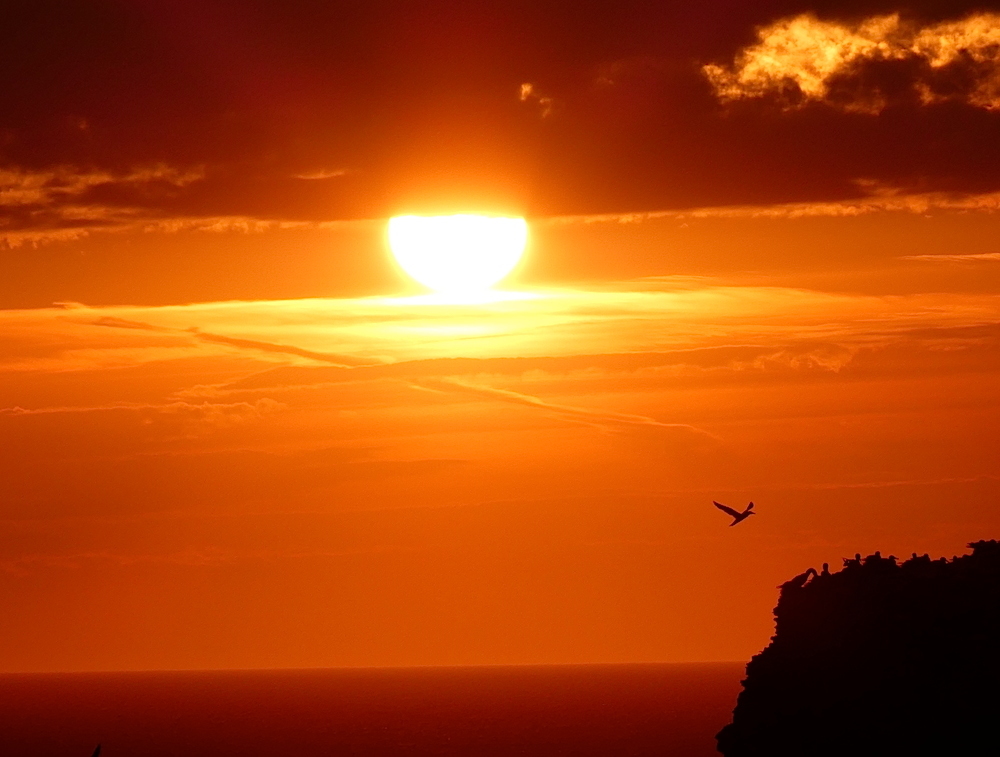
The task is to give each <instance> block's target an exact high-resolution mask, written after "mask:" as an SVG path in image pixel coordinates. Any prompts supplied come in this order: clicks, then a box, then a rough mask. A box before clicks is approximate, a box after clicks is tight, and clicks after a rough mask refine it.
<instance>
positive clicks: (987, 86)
mask: <svg viewBox="0 0 1000 757" xmlns="http://www.w3.org/2000/svg"><path fill="white" fill-rule="evenodd" d="M757 37H758V42H757V44H756V45H752V46H750V47H747V48H745V49H743V50H742V51H741V52H740V53H739V54H738V55H737V56H736V59H735V60H734V62H733V64H732V65H731V66H720V65H717V64H710V65H706V66H704V67H703V69H702V70H703V72H704V74H705V76H706V77H707V78H708V80H709V81H710V82H711V84H712V86H713V88H714V90H715V93H716V95H717V96H718V98H719V99H720V100H722V101H723V102H729V101H733V100H742V99H747V98H765V97H770V98H775V99H777V100H778V101H780V102H781V104H782V105H784V106H785V107H792V108H794V107H801V106H803V105H806V104H808V103H811V102H825V103H827V104H830V105H833V106H836V107H838V108H842V109H844V110H848V111H855V112H863V113H872V114H874V113H879V112H880V111H882V110H883V109H884V108H885V107H887V106H888V105H890V104H893V102H895V101H901V100H907V99H908V100H911V101H916V102H919V103H920V104H923V105H931V104H936V103H943V102H960V103H964V104H966V105H970V106H973V107H976V108H983V109H986V110H997V109H1000V14H996V13H976V14H972V15H969V16H967V17H965V18H962V19H958V20H951V21H943V22H940V23H936V24H930V25H926V26H922V25H920V24H917V23H914V22H912V21H908V20H906V19H904V18H903V17H901V16H900V14H898V13H893V14H889V15H885V16H871V17H869V18H865V19H863V20H861V21H859V22H855V23H850V22H842V21H827V20H822V19H819V18H817V17H816V16H815V15H812V14H808V13H807V14H802V15H799V16H794V17H791V18H784V19H781V20H779V21H776V22H774V23H772V24H770V25H767V26H763V27H761V28H760V29H758V31H757Z"/></svg>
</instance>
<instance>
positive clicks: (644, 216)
mask: <svg viewBox="0 0 1000 757" xmlns="http://www.w3.org/2000/svg"><path fill="white" fill-rule="evenodd" d="M858 184H859V186H860V187H861V188H862V190H863V191H866V192H869V193H870V194H869V195H868V196H866V197H858V198H852V199H848V200H836V201H832V202H791V203H781V204H777V205H722V206H717V207H702V208H685V209H680V210H654V211H649V212H643V213H599V214H589V215H577V216H554V217H552V218H547V219H541V220H539V221H538V223H542V224H550V225H566V224H577V223H583V224H592V223H621V224H633V223H643V222H646V221H655V220H659V219H670V220H677V221H684V220H689V219H709V218H730V219H744V218H745V219H775V220H780V219H795V218H846V217H854V216H865V215H873V214H875V213H913V214H917V215H921V214H925V213H931V212H935V211H943V212H965V213H968V212H973V213H977V212H978V213H996V212H997V211H1000V192H986V193H981V194H961V193H950V192H922V193H913V194H907V193H904V192H900V191H898V190H896V189H893V188H889V187H881V186H873V185H871V184H870V183H869V182H863V181H859V182H858Z"/></svg>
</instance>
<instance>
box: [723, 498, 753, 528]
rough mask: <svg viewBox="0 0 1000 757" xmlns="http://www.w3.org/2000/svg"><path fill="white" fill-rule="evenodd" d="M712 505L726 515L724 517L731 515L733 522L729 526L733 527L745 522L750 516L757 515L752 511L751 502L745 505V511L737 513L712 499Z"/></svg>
mask: <svg viewBox="0 0 1000 757" xmlns="http://www.w3.org/2000/svg"><path fill="white" fill-rule="evenodd" d="M712 504H713V505H715V506H716V507H717V508H719V509H720V510H722V512H724V513H726V515H732V516H733V522H732V523H730V524H729V525H730V526H735V525H736V524H737V523H740V522H742V521H744V520H746V519H747V518H749V517H750V516H751V515H756V514H757V513H755V512H754V511H753V502H751V503H750V504H749V505H747V509H746V510H744V511H743V512H738V511H737V510H734V509H733V508H731V507H726V506H725V505H723V504H720V503H719V502H716V501H715V500H714V499H713V500H712Z"/></svg>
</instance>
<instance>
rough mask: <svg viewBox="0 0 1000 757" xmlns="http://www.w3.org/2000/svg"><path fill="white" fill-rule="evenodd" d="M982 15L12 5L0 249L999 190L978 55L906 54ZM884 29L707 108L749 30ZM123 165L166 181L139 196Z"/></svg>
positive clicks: (1, 118)
mask: <svg viewBox="0 0 1000 757" xmlns="http://www.w3.org/2000/svg"><path fill="white" fill-rule="evenodd" d="M994 6H997V4H996V3H985V4H983V3H978V4H975V5H974V4H972V3H964V2H947V3H946V2H927V1H925V0H921V1H918V2H912V3H909V4H906V5H904V6H899V5H898V4H896V3H889V2H882V1H881V0H872V1H870V2H850V1H848V2H832V1H826V0H824V1H823V2H815V3H805V2H800V1H793V0H769V1H767V2H762V3H754V4H747V3H739V2H736V1H735V0H711V1H710V2H707V3H702V4H698V5H697V6H688V5H682V4H650V3H647V2H638V1H633V2H616V3H611V2H598V1H596V0H586V1H584V2H575V3H570V2H563V1H561V0H547V1H542V2H532V3H529V2H527V1H526V0H525V1H524V2H522V1H519V0H515V1H514V2H504V3H500V2H487V3H476V4H468V3H460V2H457V0H427V1H426V2H414V3H397V2H389V1H388V0H383V1H381V2H378V1H377V2H370V3H364V4H344V3H320V2H312V0H295V2H281V3H279V2H277V1H276V0H256V1H255V2H252V3H237V2H234V1H233V0H213V1H212V2H201V3H194V2H180V3H176V2H169V3H168V2H163V1H162V0H144V1H143V2H139V3H119V2H109V1H107V0H102V1H100V2H98V1H97V0H89V1H85V2H80V3H74V4H73V7H72V8H67V7H66V6H65V4H64V3H57V2H54V0H52V1H48V0H40V1H39V2H27V1H26V0H15V2H13V3H11V4H9V8H8V11H7V15H6V18H7V21H6V23H5V25H4V29H3V30H0V87H2V89H3V91H4V93H5V108H4V111H3V113H0V149H2V152H0V163H2V164H3V165H5V166H7V169H6V173H4V174H3V175H4V176H6V177H7V178H8V179H10V178H11V177H14V179H16V181H15V180H13V179H12V181H13V184H10V182H8V184H7V185H5V186H6V189H9V190H10V192H11V193H10V194H9V195H8V196H9V197H14V196H15V195H17V193H19V192H20V193H21V194H20V197H21V198H22V199H21V200H17V203H15V204H13V205H12V204H9V203H4V207H3V210H4V212H5V213H7V215H8V223H7V229H6V231H7V232H8V234H10V235H13V234H18V233H20V234H22V237H20V239H21V241H44V240H45V239H50V238H51V239H57V238H71V237H72V235H73V234H74V233H83V232H85V231H86V230H88V229H91V228H102V229H103V228H119V227H121V226H123V225H124V226H128V224H129V223H130V222H131V221H135V220H137V219H138V220H141V221H143V222H149V223H163V224H169V223H176V224H183V223H189V224H192V223H193V224H197V223H199V222H200V220H199V219H250V220H248V221H247V222H250V221H251V220H256V221H323V220H329V219H338V218H340V219H344V218H374V217H383V216H386V215H389V214H392V213H395V212H402V211H407V210H422V209H435V208H453V207H455V206H461V207H470V206H477V207H482V206H487V207H491V208H507V209H511V210H517V211H521V212H528V213H532V214H535V215H560V214H579V213H607V212H631V211H642V210H658V209H663V208H683V207H697V206H712V205H727V204H747V203H765V204H767V203H776V202H793V201H811V200H831V199H838V198H844V197H856V196H860V195H862V194H863V193H864V192H863V190H862V189H860V188H859V187H858V185H857V184H856V183H855V180H856V179H858V178H875V179H878V180H879V181H881V182H884V183H886V184H891V185H894V186H904V187H911V188H912V187H918V188H922V189H924V190H933V189H948V190H958V191H985V190H987V189H996V188H997V184H998V182H997V178H996V177H997V176H998V168H1000V148H998V147H994V145H1000V140H998V139H997V136H998V134H997V129H998V124H997V118H998V117H1000V116H998V115H997V114H994V113H992V112H989V108H991V107H992V106H991V105H989V103H991V102H993V100H992V99H990V98H993V97H994V96H995V95H996V92H995V91H994V89H995V88H994V89H991V87H994V85H993V84H990V82H992V81H993V79H992V78H991V77H992V76H993V74H992V73H990V72H991V71H993V67H994V63H993V58H992V57H991V56H992V55H993V54H994V53H993V52H989V51H990V50H993V48H992V47H990V44H992V43H989V42H988V40H986V41H984V40H985V39H986V38H985V37H982V38H981V39H980V42H982V44H980V42H976V41H975V40H973V41H972V42H969V43H968V44H966V45H965V46H964V47H962V46H959V47H957V48H954V50H953V51H952V52H947V51H945V50H944V49H943V48H941V49H938V48H936V47H935V46H934V45H935V44H937V43H933V40H932V39H931V38H930V37H927V38H926V39H924V38H923V37H920V30H924V32H927V33H928V34H929V33H930V32H929V31H928V30H946V31H947V30H950V31H948V33H952V32H954V33H955V34H959V33H960V32H961V29H958V30H957V31H956V29H955V28H953V27H951V26H949V24H952V25H953V24H955V23H957V22H959V21H960V20H961V19H962V18H965V17H967V16H968V15H969V13H970V12H971V11H974V10H977V11H980V12H982V13H987V14H988V13H990V12H993V11H995V10H998V9H1000V8H998V7H994ZM991 8H992V9H993V10H992V11H991ZM897 11H901V12H902V16H901V18H903V19H904V21H905V24H906V25H908V26H907V28H908V29H912V30H916V31H914V32H913V34H911V35H910V36H909V37H907V39H909V40H910V42H909V47H908V48H907V49H910V48H914V49H915V50H916V51H917V52H914V53H913V54H912V55H909V57H907V56H900V55H897V54H895V53H893V54H891V55H890V54H887V55H884V56H883V58H884V59H880V60H874V58H871V56H869V58H867V59H865V61H862V63H864V64H865V65H854V64H852V66H853V67H852V68H851V72H852V74H851V76H848V77H843V76H841V77H839V78H837V77H832V78H830V79H829V80H828V81H826V82H825V84H824V86H825V87H826V88H827V89H826V90H825V91H824V93H823V97H821V98H820V97H813V95H812V94H810V93H811V92H813V93H814V92H815V90H808V91H807V90H803V89H802V83H803V82H802V81H798V80H796V79H795V77H794V76H792V77H791V79H789V78H788V77H787V76H786V77H784V78H781V81H789V80H791V81H793V82H794V81H798V84H797V86H798V87H799V90H798V91H799V99H798V101H797V103H798V104H799V105H805V106H809V107H801V108H799V109H798V110H797V111H796V112H794V113H782V112H777V113H776V112H774V109H773V108H771V109H768V108H767V107H765V105H766V104H765V103H762V102H756V100H757V99H758V98H752V99H753V100H754V102H746V101H745V102H742V103H741V105H742V107H739V108H728V109H727V108H722V107H720V105H719V102H718V100H717V98H716V97H715V94H714V93H713V87H712V83H713V82H714V84H715V85H716V88H717V89H718V88H719V87H721V88H722V89H721V90H719V91H723V92H729V95H727V96H731V97H730V99H732V97H735V96H736V92H737V90H734V89H732V87H734V86H736V85H735V84H733V82H734V81H737V79H739V76H740V75H741V74H740V72H741V71H745V69H743V68H740V67H739V66H740V63H739V61H740V60H742V59H741V58H740V55H741V54H746V53H745V51H746V50H748V49H752V48H753V46H754V45H755V44H759V42H758V37H757V34H758V32H757V31H756V30H758V29H767V28H773V27H774V25H775V24H777V23H781V19H790V18H796V17H800V16H801V15H802V14H806V13H809V14H813V15H812V16H810V18H814V19H816V23H817V24H819V23H822V24H827V25H828V27H825V28H840V29H855V30H857V29H859V28H860V26H859V25H862V24H864V23H865V21H864V20H865V19H869V20H870V19H872V18H875V17H879V16H885V15H886V14H891V13H894V12H897ZM987 17H988V16H987ZM904 36H905V35H904ZM953 36H954V35H953ZM987 36H988V35H987ZM893 39H895V37H894V38H893ZM921 40H923V42H921ZM925 43H926V44H925ZM893 44H896V45H897V46H896V48H893V49H895V50H896V51H897V52H898V51H899V50H901V49H902V48H903V47H906V45H902V43H897V42H893ZM900 45H902V46H900ZM914 46H915V47H914ZM741 51H744V53H741ZM942 56H943V57H942ZM904 57H905V58H906V59H905V60H904V59H903V58H904ZM852 60H853V59H852ZM734 61H735V62H734ZM854 63H858V61H856V60H855V61H854ZM706 65H714V66H716V68H715V69H710V70H712V71H715V78H714V79H712V81H709V80H707V79H706V78H705V76H704V74H703V72H702V68H703V67H704V66H706ZM921 72H923V73H921ZM855 74H856V75H855ZM931 74H933V75H931ZM727 77H730V78H727ZM732 77H736V79H733V78H732ZM859 77H860V78H859ZM873 77H874V78H873ZM873 81H875V82H876V83H875V84H872V82H873ZM727 82H728V83H727ZM726 87H729V89H728V90H727V89H726ZM753 87H758V88H760V87H763V89H764V90H768V87H769V85H768V86H765V85H764V84H760V85H759V86H758V85H755V84H753V83H752V82H751V89H752V88H753ZM779 89H780V87H779ZM807 89H808V87H807ZM748 91H749V90H748ZM754 91H755V92H756V90H754ZM781 91H782V92H784V90H781ZM902 92H908V93H910V96H909V97H901V96H897V95H899V94H900V93H902ZM741 99H745V98H741ZM813 100H815V101H817V102H819V101H823V102H827V101H834V100H835V101H837V102H840V103H841V104H842V105H851V104H853V107H843V108H841V109H840V111H837V110H835V109H830V108H827V109H825V110H820V109H817V108H815V107H812V106H811V105H810V103H811V102H812V101H813ZM779 110H780V109H779ZM844 110H847V111H850V112H842V111H844ZM874 110H878V111H879V112H880V115H879V117H877V118H872V117H867V118H861V117H860V116H861V115H862V112H868V113H871V112H874ZM66 166H76V167H78V168H75V169H72V172H71V173H72V176H70V177H69V178H65V177H63V178H60V176H62V175H61V174H60V173H59V172H60V171H62V172H64V174H65V172H67V171H70V169H65V168H56V167H66ZM137 166H139V167H140V168H139V169H137V168H136V167H137ZM143 166H146V167H148V166H160V167H166V168H161V169H160V170H161V172H162V173H161V175H160V176H159V177H158V178H155V177H146V178H144V179H142V180H141V181H140V180H138V179H137V178H136V176H137V174H136V173H135V172H136V171H141V170H144V169H142V168H141V167H143ZM147 170H148V169H147ZM18 177H20V178H18ZM38 177H49V178H48V179H45V181H47V182H48V183H47V184H44V185H43V186H34V185H32V186H26V185H24V182H25V181H26V182H28V183H29V184H30V182H32V181H36V180H37V179H38ZM87 177H90V178H94V177H106V178H102V179H101V180H99V181H97V180H96V179H95V181H94V182H93V183H87ZM130 177H131V178H130ZM180 177H196V180H194V178H192V180H183V181H182V180H181V179H180ZM5 181H6V180H5ZM19 181H20V182H22V183H21V184H18V182H19ZM60 181H63V182H64V184H63V185H61V186H57V184H56V183H58V182H60ZM53 182H56V183H53ZM80 182H82V183H80ZM6 189H3V188H0V191H6ZM31 192H34V193H35V194H34V196H33V197H34V199H31V198H30V197H29V196H28V195H29V194H31ZM29 200H30V202H29ZM129 228H131V227H129ZM43 232H44V234H47V235H48V236H39V235H40V234H43ZM29 233H36V236H35V237H30V236H24V235H27V234H29ZM8 239H9V240H10V239H14V240H15V241H16V239H18V237H13V236H9V237H8Z"/></svg>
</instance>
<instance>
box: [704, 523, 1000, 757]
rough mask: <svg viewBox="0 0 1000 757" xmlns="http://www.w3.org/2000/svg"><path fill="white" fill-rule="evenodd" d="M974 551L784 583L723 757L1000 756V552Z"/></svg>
mask: <svg viewBox="0 0 1000 757" xmlns="http://www.w3.org/2000/svg"><path fill="white" fill-rule="evenodd" d="M969 546H970V547H971V548H972V554H971V555H965V556H962V557H956V558H955V559H953V560H950V561H949V560H946V559H944V558H942V559H940V560H931V559H930V558H929V557H927V556H926V555H924V556H923V557H918V556H916V555H914V556H913V558H912V559H910V560H907V561H906V562H904V563H902V564H898V563H897V561H896V558H895V557H888V558H884V557H881V556H880V555H879V553H877V552H876V553H875V554H874V555H870V556H869V557H866V558H864V559H862V558H861V557H860V556H857V557H855V559H853V560H845V561H844V568H843V570H841V571H839V572H837V573H830V572H829V571H828V570H827V568H826V566H824V569H823V572H821V573H819V574H817V573H816V571H814V570H809V571H807V572H806V573H803V574H802V575H800V576H796V577H795V578H793V579H792V580H791V581H788V582H786V583H785V584H783V585H782V587H781V596H780V598H779V600H778V606H777V607H776V608H775V611H774V614H775V621H776V622H775V626H776V628H775V634H774V636H773V637H772V639H771V643H770V644H769V645H768V646H767V648H766V649H764V651H763V652H761V653H760V654H758V655H756V656H755V657H754V658H753V659H752V660H751V661H750V663H749V664H748V665H747V677H746V680H744V681H743V692H742V693H741V694H740V696H739V699H738V700H737V705H736V709H735V710H734V712H733V722H732V723H731V724H729V725H727V726H726V727H725V728H723V729H722V731H721V732H720V733H719V735H718V737H717V738H718V742H719V751H720V752H722V753H723V754H724V755H726V757H749V756H750V755H754V756H755V757H756V756H759V757H784V756H785V755H789V756H791V755H795V756H796V757H825V756H826V755H831V756H832V755H838V756H846V755H851V756H852V757H857V756H858V755H880V756H883V757H884V756H885V755H974V754H1000V739H998V738H997V737H998V736H1000V734H998V733H997V730H998V724H1000V544H998V543H997V542H996V541H980V542H976V543H974V544H970V545H969ZM994 750H996V751H994Z"/></svg>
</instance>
